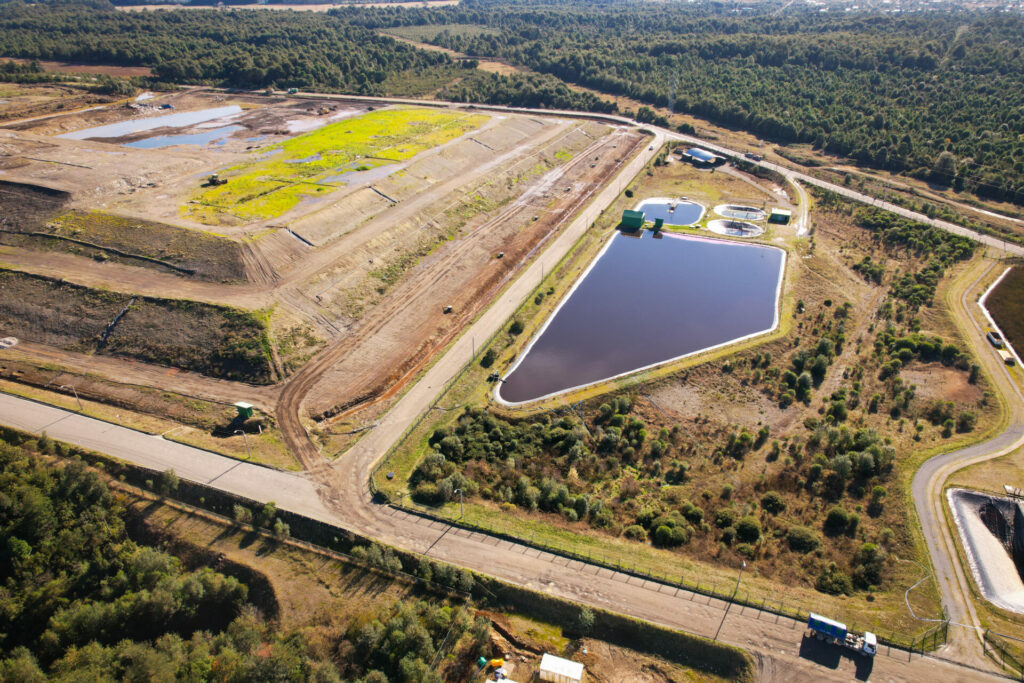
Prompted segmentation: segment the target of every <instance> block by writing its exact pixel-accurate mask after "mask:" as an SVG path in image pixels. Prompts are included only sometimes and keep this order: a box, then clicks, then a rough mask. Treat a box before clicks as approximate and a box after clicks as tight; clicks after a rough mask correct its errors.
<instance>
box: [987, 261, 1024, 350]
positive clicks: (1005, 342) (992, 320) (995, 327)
mask: <svg viewBox="0 0 1024 683" xmlns="http://www.w3.org/2000/svg"><path fill="white" fill-rule="evenodd" d="M1012 269H1013V266H1009V267H1008V268H1007V269H1006V270H1004V271H1003V274H1002V275H1000V276H999V277H998V278H996V281H995V282H993V283H992V286H991V287H989V288H988V289H986V290H985V293H984V294H982V295H981V298H979V299H978V306H979V307H980V308H981V312H982V313H984V314H985V319H986V320H988V324H989V325H991V326H992V329H993V330H995V331H996V332H998V333H999V336H1000V337H1002V338H1003V346H1005V347H1006V350H1007V351H1009V352H1010V354H1011V355H1012V356H1013V357H1014V358H1016V359H1017V365H1022V366H1024V363H1021V362H1020V356H1018V355H1017V350H1016V349H1015V348H1013V345H1012V344H1010V340H1009V339H1007V338H1006V335H1005V334H1003V330H1002V329H1000V327H999V325H997V324H996V319H995V318H993V317H992V314H991V313H989V312H988V306H986V305H985V302H986V301H988V295H989V294H991V293H992V292H994V291H995V289H996V287H998V286H999V283H1000V282H1002V281H1003V278H1005V277H1006V276H1007V274H1009V272H1010V270H1012Z"/></svg>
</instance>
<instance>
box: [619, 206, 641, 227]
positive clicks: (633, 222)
mask: <svg viewBox="0 0 1024 683" xmlns="http://www.w3.org/2000/svg"><path fill="white" fill-rule="evenodd" d="M622 227H624V228H627V229H629V230H639V229H640V228H642V227H644V212H643V211H631V210H630V209H626V210H625V211H623V212H622Z"/></svg>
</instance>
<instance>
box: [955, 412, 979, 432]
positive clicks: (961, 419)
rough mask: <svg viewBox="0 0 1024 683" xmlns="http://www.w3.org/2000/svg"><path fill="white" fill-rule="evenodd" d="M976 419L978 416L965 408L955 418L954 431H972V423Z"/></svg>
mask: <svg viewBox="0 0 1024 683" xmlns="http://www.w3.org/2000/svg"><path fill="white" fill-rule="evenodd" d="M977 421H978V416H977V415H975V414H974V413H972V412H971V411H969V410H965V411H964V412H962V413H960V415H958V416H957V418H956V431H958V432H960V433H961V434H963V433H964V432H970V431H974V425H975V423H976V422H977Z"/></svg>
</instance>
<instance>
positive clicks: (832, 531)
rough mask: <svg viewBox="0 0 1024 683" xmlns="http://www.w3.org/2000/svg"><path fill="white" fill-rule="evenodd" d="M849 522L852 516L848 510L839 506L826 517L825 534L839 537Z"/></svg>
mask: <svg viewBox="0 0 1024 683" xmlns="http://www.w3.org/2000/svg"><path fill="white" fill-rule="evenodd" d="M849 521H850V516H849V515H848V514H847V512H846V510H844V509H843V508H841V507H839V506H838V505H837V506H836V507H834V508H832V509H831V510H829V511H828V515H827V516H826V517H825V525H824V527H825V533H826V534H828V535H830V536H837V535H839V534H841V533H843V531H845V530H846V525H847V524H848V523H849Z"/></svg>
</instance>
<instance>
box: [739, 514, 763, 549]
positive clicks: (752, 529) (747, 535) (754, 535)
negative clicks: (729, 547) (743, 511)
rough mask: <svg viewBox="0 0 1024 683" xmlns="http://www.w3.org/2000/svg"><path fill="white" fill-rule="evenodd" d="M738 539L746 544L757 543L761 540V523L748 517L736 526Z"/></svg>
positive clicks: (750, 516) (754, 518)
mask: <svg viewBox="0 0 1024 683" xmlns="http://www.w3.org/2000/svg"><path fill="white" fill-rule="evenodd" d="M736 538H738V539H739V540H741V541H743V542H744V543H757V542H758V541H759V540H760V539H761V522H759V521H758V520H757V517H754V516H752V515H748V516H746V517H744V518H743V519H741V520H740V521H739V522H738V523H737V524H736Z"/></svg>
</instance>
